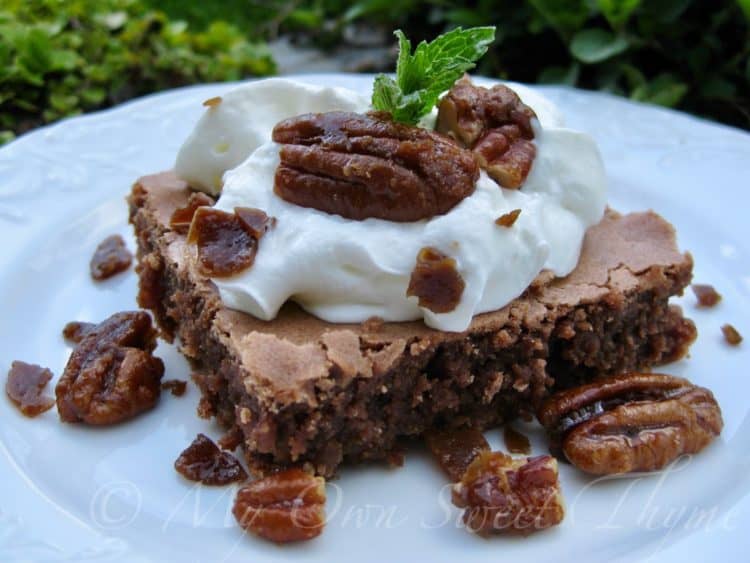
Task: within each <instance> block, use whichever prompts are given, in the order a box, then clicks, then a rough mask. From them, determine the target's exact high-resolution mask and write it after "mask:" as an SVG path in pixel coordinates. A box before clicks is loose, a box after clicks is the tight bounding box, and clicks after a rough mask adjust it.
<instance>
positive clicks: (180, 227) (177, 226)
mask: <svg viewBox="0 0 750 563" xmlns="http://www.w3.org/2000/svg"><path fill="white" fill-rule="evenodd" d="M214 203H215V202H214V200H213V198H212V197H210V196H207V195H206V194H204V193H203V192H194V193H192V194H190V197H189V198H188V200H187V203H186V204H185V206H184V207H178V208H177V209H175V210H174V212H173V213H172V216H171V217H170V218H169V228H170V229H172V230H173V231H176V232H178V233H182V234H185V233H187V232H188V230H189V229H190V223H192V222H193V216H194V215H195V212H196V211H197V210H198V208H199V207H213V205H214Z"/></svg>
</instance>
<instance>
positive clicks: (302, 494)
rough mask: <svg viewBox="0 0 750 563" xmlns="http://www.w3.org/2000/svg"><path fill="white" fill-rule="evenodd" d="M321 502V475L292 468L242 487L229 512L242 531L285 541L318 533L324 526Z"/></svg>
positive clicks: (300, 538)
mask: <svg viewBox="0 0 750 563" xmlns="http://www.w3.org/2000/svg"><path fill="white" fill-rule="evenodd" d="M325 502H326V493H325V481H324V480H323V478H322V477H315V476H314V475H310V474H309V473H306V472H305V471H303V470H301V469H296V468H292V469H287V470H285V471H280V472H279V473H274V474H272V475H269V476H268V477H265V478H263V479H259V480H257V481H253V482H252V483H249V484H247V485H245V486H244V487H242V488H241V489H240V490H239V492H238V493H237V497H236V498H235V501H234V507H233V508H232V513H233V514H234V517H235V518H236V519H237V522H239V524H240V526H242V527H243V528H244V529H245V530H248V531H250V532H253V533H255V534H257V535H259V536H260V537H262V538H265V539H267V540H271V541H273V542H276V543H287V542H293V541H301V540H309V539H312V538H314V537H316V536H318V535H320V533H321V532H322V531H323V526H324V525H325Z"/></svg>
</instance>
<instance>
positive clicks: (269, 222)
mask: <svg viewBox="0 0 750 563" xmlns="http://www.w3.org/2000/svg"><path fill="white" fill-rule="evenodd" d="M275 224H276V219H275V218H273V217H268V215H266V214H265V213H264V212H263V211H261V210H260V209H251V208H244V207H236V208H235V209H234V213H227V212H226V211H221V210H219V209H213V208H210V207H198V208H197V209H196V211H195V214H194V215H193V221H192V223H191V224H190V231H189V233H188V236H187V241H188V243H191V244H195V245H196V246H197V247H198V265H199V267H200V270H201V272H202V273H203V274H204V275H207V276H212V277H227V276H232V275H234V274H237V273H239V272H241V271H243V270H246V269H247V268H249V267H251V266H252V265H253V262H255V255H256V254H257V252H258V244H259V243H260V239H261V237H262V236H263V235H264V234H265V233H266V232H267V231H268V230H269V229H270V228H272V227H273V226H274V225H275Z"/></svg>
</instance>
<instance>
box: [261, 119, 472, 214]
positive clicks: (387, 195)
mask: <svg viewBox="0 0 750 563" xmlns="http://www.w3.org/2000/svg"><path fill="white" fill-rule="evenodd" d="M273 140H274V141H276V142H277V143H281V144H282V145H283V146H282V148H281V153H280V154H281V164H280V165H279V167H278V168H277V170H276V178H275V184H274V191H275V192H276V194H277V195H278V196H279V197H281V198H283V199H285V200H286V201H289V202H291V203H294V204H296V205H300V206H302V207H311V208H313V209H318V210H319V211H324V212H326V213H331V214H336V215H341V216H342V217H346V218H347V219H354V220H363V219H367V218H370V217H375V218H378V219H387V220H389V221H399V222H404V221H418V220H420V219H428V218H430V217H433V216H435V215H441V214H444V213H447V212H448V211H449V210H450V209H452V208H453V207H454V206H455V205H456V204H457V203H459V202H460V201H461V200H462V199H464V198H465V197H467V196H469V195H471V194H472V193H473V192H474V184H475V183H476V181H477V179H478V178H479V168H478V166H477V163H476V162H475V160H474V157H473V156H472V154H471V153H470V152H469V151H467V150H464V149H462V148H461V147H459V146H458V145H456V144H455V143H453V142H452V141H450V140H449V139H446V138H445V137H443V136H442V135H438V134H437V133H434V132H432V131H427V130H426V129H422V128H419V127H412V126H410V125H404V124H402V123H396V122H394V121H391V119H390V116H389V115H388V114H387V113H369V114H367V115H363V114H358V113H347V112H329V113H316V114H305V115H300V116H297V117H292V118H290V119H285V120H284V121H281V122H280V123H279V124H277V125H276V127H274V130H273Z"/></svg>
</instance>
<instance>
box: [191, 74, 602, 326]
mask: <svg viewBox="0 0 750 563" xmlns="http://www.w3.org/2000/svg"><path fill="white" fill-rule="evenodd" d="M509 86H510V87H511V88H513V89H514V90H515V91H516V92H517V93H518V94H519V96H520V97H521V99H522V100H523V101H524V103H526V104H527V105H529V106H530V107H531V108H532V109H534V111H535V112H536V114H537V116H538V119H537V120H533V121H532V126H533V128H534V133H535V140H534V142H535V143H536V145H537V155H536V158H535V160H534V164H533V166H532V168H531V171H530V173H529V176H528V178H527V179H526V182H525V183H524V185H523V187H522V189H521V190H508V189H504V188H500V187H499V186H498V185H497V183H495V182H494V181H493V180H492V179H490V178H489V177H488V176H487V175H486V174H485V173H484V172H482V174H481V176H480V179H479V181H478V183H477V186H476V190H475V191H474V193H473V194H472V195H470V196H469V197H467V198H465V199H464V200H462V201H461V202H460V203H459V204H458V205H457V206H455V207H454V208H453V209H451V210H450V211H449V212H448V213H446V214H445V215H439V216H435V217H432V218H430V219H427V220H423V221H417V222H412V223H396V222H391V221H385V220H382V219H366V220H364V221H353V220H349V219H345V218H343V217H340V216H338V215H330V214H327V213H324V212H321V211H317V210H315V209H310V208H305V207H300V206H297V205H294V204H291V203H289V202H287V201H285V200H283V199H281V198H280V197H278V196H277V195H276V194H275V193H274V191H273V184H274V174H275V171H276V167H277V166H278V164H279V149H280V146H279V145H278V144H276V143H274V142H272V141H271V140H270V138H271V131H272V129H273V126H274V125H275V124H276V123H278V122H279V121H280V120H282V119H284V118H287V117H291V116H293V115H298V114H301V113H308V112H324V111H333V110H342V111H357V112H363V111H367V110H368V108H369V92H364V93H358V92H354V91H350V90H345V89H340V88H324V87H317V86H311V85H308V84H304V83H301V82H295V81H291V80H284V79H269V80H263V81H258V82H252V83H249V84H247V85H244V86H242V87H240V88H238V89H236V90H234V91H232V92H230V93H228V94H227V95H226V96H223V101H222V103H221V104H220V105H219V106H217V107H215V108H211V109H209V110H208V111H207V112H206V114H205V115H204V116H203V117H202V118H201V120H200V121H199V123H198V125H197V126H196V128H195V130H194V131H193V133H192V134H191V136H190V137H189V138H188V140H187V141H186V142H185V145H184V146H183V147H182V149H181V150H180V155H179V156H178V160H177V165H176V171H177V173H178V175H180V176H181V177H182V178H184V179H186V180H187V181H188V182H189V183H190V184H191V185H193V186H194V187H197V188H201V189H204V190H206V191H208V192H209V193H213V194H215V193H217V192H218V190H219V189H221V197H220V198H219V200H218V202H217V204H216V208H218V209H223V210H225V211H229V212H231V211H233V209H234V208H235V207H255V208H258V209H262V210H264V211H265V212H266V213H267V214H268V215H270V216H273V217H276V218H277V219H278V222H277V224H276V227H275V228H274V229H272V230H271V231H269V232H268V233H267V234H266V235H265V236H264V237H263V239H262V240H261V243H260V245H259V250H258V254H257V256H256V258H255V263H254V264H253V266H252V267H251V268H249V269H248V270H245V271H244V272H241V273H240V274H238V275H236V276H233V277H231V278H224V279H215V280H214V282H215V283H216V285H217V287H218V288H219V292H220V294H221V297H222V300H223V301H224V303H225V304H226V305H227V306H229V307H231V308H234V309H239V310H241V311H245V312H247V313H250V314H251V315H254V316H256V317H258V318H261V319H264V320H271V319H273V318H274V317H275V316H276V314H277V313H278V311H279V309H280V307H281V306H282V305H283V304H284V303H285V302H286V301H287V300H288V299H292V300H293V301H295V302H297V303H298V304H299V305H301V306H302V307H303V308H304V309H306V310H307V311H309V312H310V313H312V314H313V315H315V316H317V317H319V318H321V319H324V320H326V321H330V322H361V321H364V320H366V319H368V318H369V317H372V316H378V317H381V318H383V319H384V320H386V321H410V320H416V319H424V322H425V323H426V324H427V325H428V326H430V327H433V328H436V329H440V330H446V331H463V330H466V329H467V328H468V326H469V324H470V322H471V319H472V317H473V316H474V315H476V314H478V313H483V312H487V311H492V310H496V309H499V308H501V307H503V306H504V305H506V304H507V303H508V302H510V301H511V300H513V299H514V298H516V297H518V296H519V295H520V294H521V293H523V291H524V290H525V289H526V288H527V287H528V286H529V284H530V283H531V282H532V280H533V279H534V278H535V277H536V276H537V275H538V274H539V273H540V272H541V271H542V270H543V269H549V270H551V271H552V272H553V273H554V274H555V275H558V276H564V275H566V274H568V273H570V271H571V270H573V268H575V266H576V264H577V262H578V257H579V254H580V249H581V244H582V241H583V236H584V233H585V231H586V229H587V228H588V227H589V226H591V225H593V224H595V223H597V222H598V221H599V220H600V219H601V217H602V215H603V213H604V207H605V203H606V189H605V174H604V168H603V165H602V162H601V158H600V156H599V153H598V151H597V148H596V146H595V144H594V142H593V140H592V139H591V138H590V137H589V136H587V135H585V134H583V133H579V132H576V131H572V130H569V129H565V128H563V127H562V118H561V116H560V113H559V112H558V111H557V109H556V108H555V107H554V105H553V104H551V102H549V101H548V100H546V99H545V98H543V97H542V96H540V95H539V94H537V93H535V92H533V91H531V90H529V89H528V88H525V87H522V86H520V85H516V84H509ZM222 143H227V144H228V145H229V148H228V149H227V150H225V151H217V150H216V148H217V146H220V147H221V148H223V147H224V145H223V144H222ZM243 152H244V155H243V154H242V153H243ZM229 153H231V156H229ZM245 157H246V158H245ZM222 174H223V176H222ZM222 178H223V188H222V187H221V184H222V180H221V179H222ZM519 208H520V209H521V214H520V216H519V218H518V220H517V221H516V223H515V224H514V225H513V227H512V228H504V227H500V226H498V225H496V224H495V219H497V218H498V217H499V216H501V215H503V214H504V213H507V212H509V211H512V210H513V209H519ZM425 246H431V247H434V248H437V249H438V250H440V251H441V252H443V253H445V254H447V255H449V256H451V257H453V258H454V259H455V260H456V263H457V268H458V271H459V273H460V274H461V276H462V278H463V280H464V282H465V288H464V292H463V294H462V297H461V301H460V303H459V305H458V306H457V307H456V309H454V310H453V311H451V312H449V313H442V314H436V313H433V312H432V311H430V310H429V309H425V308H422V307H419V306H418V304H417V299H416V297H409V298H407V297H406V288H407V287H408V285H409V279H410V277H411V272H412V270H413V269H414V265H415V261H416V257H417V254H418V253H419V251H420V249H421V248H423V247H425Z"/></svg>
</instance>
